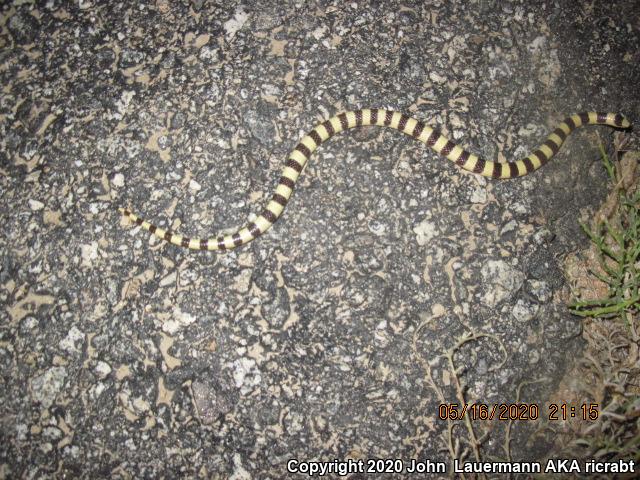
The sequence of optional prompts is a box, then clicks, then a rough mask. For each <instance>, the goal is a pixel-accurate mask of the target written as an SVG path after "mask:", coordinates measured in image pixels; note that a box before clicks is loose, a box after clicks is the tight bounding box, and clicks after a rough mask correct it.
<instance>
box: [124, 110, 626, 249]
mask: <svg viewBox="0 0 640 480" xmlns="http://www.w3.org/2000/svg"><path fill="white" fill-rule="evenodd" d="M366 125H377V126H381V127H390V128H394V129H396V130H399V131H401V132H403V133H406V134H407V135H409V136H411V137H413V138H415V139H416V140H419V141H420V142H422V143H425V144H426V145H427V146H428V147H430V148H431V149H433V150H435V151H436V152H437V153H439V154H440V155H442V156H444V157H447V158H448V159H449V160H451V161H452V162H454V163H455V164H456V165H457V166H459V167H460V168H463V169H465V170H468V171H470V172H473V173H476V174H479V175H483V176H485V177H493V178H515V177H521V176H523V175H527V174H529V173H531V172H533V171H535V170H537V169H538V168H540V167H541V166H542V165H544V164H545V163H547V162H548V161H549V160H550V159H551V158H552V157H553V156H554V155H555V154H556V153H557V152H558V150H559V149H560V147H561V146H562V144H563V143H564V141H565V139H566V138H567V136H568V135H569V134H570V133H571V132H572V131H573V130H575V129H576V128H578V127H580V126H583V125H609V126H611V127H617V128H629V127H630V126H631V123H630V122H629V120H627V119H626V118H625V117H624V116H623V115H621V114H616V113H599V112H583V113H578V114H575V115H571V116H570V117H567V118H566V119H564V121H562V122H561V123H560V124H559V125H558V127H557V128H556V129H555V130H554V131H553V132H552V133H551V134H550V135H549V136H548V137H547V139H546V140H545V142H544V143H543V144H542V145H540V146H539V147H538V148H537V149H536V150H534V151H533V153H531V154H530V155H528V156H526V157H525V158H523V159H521V160H517V161H515V162H506V163H500V162H492V161H487V160H483V159H482V158H479V157H478V156H476V155H474V154H473V153H469V152H467V151H466V150H465V149H463V148H461V147H460V146H458V145H456V144H455V143H453V142H452V141H450V140H449V139H448V138H446V137H445V136H443V135H441V134H440V132H438V130H435V129H433V128H431V127H430V126H428V125H426V124H425V123H423V122H421V121H420V120H416V119H415V118H411V117H408V116H406V115H404V114H403V113H399V112H394V111H391V110H382V109H363V110H356V111H351V112H343V113H340V114H338V115H336V116H334V117H331V118H330V119H329V120H327V121H325V122H323V123H321V124H319V125H317V126H316V127H315V128H314V129H313V130H311V131H310V132H309V133H308V134H307V135H305V136H304V137H303V138H302V140H300V143H298V145H297V146H296V147H295V149H294V150H293V151H292V152H291V154H290V155H289V158H288V159H287V162H286V164H285V166H284V168H283V170H282V174H281V176H280V181H279V183H278V186H277V188H276V190H275V192H274V193H273V196H272V197H271V200H270V201H269V203H268V204H267V206H266V207H265V209H264V210H263V211H262V213H260V215H258V216H257V218H256V219H255V220H254V221H252V222H249V223H248V224H247V225H245V226H244V227H242V228H240V229H238V230H237V231H236V232H235V233H233V234H228V235H219V236H217V237H212V238H208V239H199V238H188V237H183V236H181V235H178V234H176V233H173V232H171V231H169V230H163V229H162V228H159V227H156V226H155V225H153V224H151V223H149V222H147V221H146V220H143V219H142V218H141V217H139V216H138V215H136V214H134V213H132V212H131V211H130V210H128V209H124V208H120V209H119V211H120V212H121V213H122V214H123V215H124V216H125V217H128V218H129V219H130V220H131V221H132V222H133V223H135V224H137V225H140V226H141V227H142V228H144V229H145V230H148V231H149V232H151V233H152V234H154V235H155V236H157V237H159V238H161V239H163V240H166V241H167V242H170V243H173V244H174V245H179V246H182V247H186V248H190V249H193V250H230V249H232V248H235V247H239V246H240V245H244V244H245V243H249V242H250V241H251V240H253V239H255V238H256V237H258V236H259V235H262V234H263V233H264V232H266V231H267V230H268V229H269V228H271V226H272V225H273V224H274V223H275V221H276V220H277V219H278V218H279V217H280V215H282V212H283V210H284V208H285V206H286V205H287V202H288V201H289V198H290V197H291V195H292V193H293V188H294V186H295V184H296V181H297V180H298V176H299V175H300V172H302V169H303V168H304V166H305V165H306V164H307V161H308V160H309V157H311V154H312V153H313V152H314V151H315V150H316V148H318V147H319V146H320V144H321V143H322V142H325V141H326V140H328V139H329V138H331V137H332V136H334V135H335V134H337V133H339V132H341V131H342V130H346V129H348V128H353V127H359V126H366Z"/></svg>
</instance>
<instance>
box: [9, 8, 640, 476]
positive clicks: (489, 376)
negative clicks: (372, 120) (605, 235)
mask: <svg viewBox="0 0 640 480" xmlns="http://www.w3.org/2000/svg"><path fill="white" fill-rule="evenodd" d="M1 12H2V13H1V15H2V16H1V17H0V26H1V33H0V79H1V82H0V87H1V89H2V90H1V93H0V99H1V101H0V198H1V199H2V202H1V203H0V221H1V222H2V229H1V230H0V304H1V306H2V308H0V366H1V372H2V376H1V382H2V383H1V384H0V397H1V398H0V399H1V402H0V412H1V415H2V429H1V432H0V461H1V464H0V478H92V479H95V478H195V477H197V478H214V479H218V478H219V479H226V478H232V479H236V480H241V479H242V480H244V479H276V478H285V477H288V476H291V477H292V478H305V476H304V475H298V476H297V477H296V476H295V475H293V474H289V473H288V472H287V463H288V462H289V461H290V460H292V459H296V460H298V461H301V462H304V461H332V460H334V459H338V460H347V459H363V460H366V459H373V458H381V459H399V460H402V461H404V462H410V461H411V459H418V460H425V459H430V460H432V461H434V462H435V461H442V462H449V461H450V460H451V456H450V453H449V451H448V442H447V440H446V428H447V422H446V421H443V420H440V419H439V418H438V405H439V404H440V403H442V402H443V401H444V402H445V403H452V402H454V403H460V401H459V397H458V395H457V394H456V390H455V385H456V381H455V375H454V374H453V373H452V371H451V368H450V366H449V364H448V363H447V361H446V358H445V357H443V356H442V355H443V354H444V353H445V352H446V351H447V350H449V349H451V348H452V347H453V346H454V345H456V342H458V341H459V339H460V338H463V336H464V335H470V334H473V335H476V336H477V339H476V340H473V341H470V342H469V343H467V344H465V345H464V346H463V347H461V348H460V349H458V350H457V353H456V354H455V355H454V357H453V358H454V362H455V365H456V367H459V370H458V377H459V379H460V381H461V382H462V384H463V386H464V390H465V400H466V401H468V402H469V403H470V404H473V403H482V404H487V405H489V406H492V405H494V404H501V403H510V402H514V401H515V400H516V392H517V389H518V387H519V386H521V387H522V395H521V397H520V400H522V401H525V402H529V403H532V404H536V405H538V406H539V408H540V412H541V417H542V416H544V415H545V413H548V412H547V406H546V404H547V402H549V401H551V400H552V399H553V392H554V391H555V389H556V387H557V385H558V383H559V382H560V379H561V378H562V377H563V375H564V372H565V371H566V370H567V368H568V366H569V365H571V363H572V362H573V361H575V359H576V358H578V357H579V356H580V352H581V347H582V343H581V341H580V323H579V321H577V320H576V319H575V318H573V317H571V316H570V315H569V314H568V312H567V310H566V307H565V304H566V302H567V300H568V298H569V296H568V292H569V286H568V285H567V284H566V282H565V279H564V276H563V273H562V271H561V268H560V265H561V261H562V258H563V256H564V255H566V254H567V253H568V252H571V251H574V250H575V249H578V248H581V247H584V246H585V245H586V244H587V239H586V237H584V236H583V235H582V234H581V232H580V228H579V226H578V223H577V220H578V219H579V218H589V216H590V215H592V214H593V212H594V211H595V210H596V209H597V208H598V205H599V203H600V202H601V201H602V199H603V198H604V197H605V195H606V191H607V187H606V175H605V172H604V169H603V168H602V166H601V164H600V161H599V150H598V147H597V145H598V142H599V141H600V142H602V143H604V144H605V145H606V146H607V148H610V146H611V144H612V139H613V135H614V134H613V131H612V130H611V129H609V128H607V127H589V128H585V129H581V130H580V131H578V132H576V133H574V134H573V135H572V136H571V138H570V139H569V141H568V142H567V144H566V145H565V147H563V149H562V150H561V152H560V153H559V154H558V156H557V158H555V159H554V160H553V161H552V162H551V163H550V164H549V165H546V166H545V167H544V168H542V169H541V170H539V171H538V172H536V173H534V174H533V175H531V176H528V177H525V178H522V179H516V180H510V181H502V182H500V181H494V180H487V179H483V178H479V177H477V176H474V175H472V174H468V173H465V172H462V171H460V170H459V169H457V168H456V167H455V165H453V164H451V162H448V161H447V160H445V159H442V158H440V157H438V156H437V155H436V154H435V153H434V152H432V151H431V150H429V149H427V148H425V147H424V146H423V145H422V144H420V143H418V142H415V141H413V140H411V139H410V138H409V137H406V136H404V135H402V134H400V133H398V132H395V131H392V130H387V129H382V128H374V127H369V128H362V129H359V130H352V131H349V132H347V133H343V134H341V135H340V136H338V137H336V138H334V139H332V140H331V141H329V142H327V143H326V144H323V145H322V147H321V148H320V149H319V150H318V151H317V152H316V153H315V154H314V156H313V157H312V158H311V161H310V164H309V165H308V166H307V168H306V169H305V171H304V172H303V175H302V177H301V179H300V180H299V182H298V185H297V187H296V192H295V193H294V197H293V199H292V200H291V201H290V202H289V205H288V207H287V210H286V212H285V213H284V215H283V217H282V218H281V219H280V220H279V221H278V222H277V223H276V225H275V226H274V227H273V228H272V229H271V230H270V231H269V232H268V233H266V234H265V235H263V236H262V237H260V238H259V239H257V240H256V241H254V242H252V243H251V244H249V245H247V246H245V247H242V248H240V249H238V250H235V251H233V252H230V253H226V254H216V253H201V252H189V251H187V250H183V249H179V248H177V247H174V246H171V245H166V244H164V243H162V242H160V241H158V240H157V239H152V238H151V237H150V236H149V235H148V234H147V233H146V232H143V231H140V230H139V229H134V228H132V226H131V225H129V224H127V223H126V222H125V221H123V220H121V218H120V216H119V214H118V212H117V208H118V207H127V206H128V207H131V208H132V209H134V211H136V212H138V213H140V214H142V215H144V216H145V217H148V218H149V219H150V220H152V221H154V222H155V223H157V224H158V225H159V226H163V227H164V228H166V227H171V228H173V229H175V230H177V231H178V232H180V233H182V234H185V235H188V236H209V235H211V236H212V235H214V234H215V233H217V232H220V231H222V230H224V229H228V228H232V227H235V226H239V225H240V224H243V223H244V222H245V220H246V219H247V218H249V216H250V215H251V214H257V213H259V212H260V210H261V209H262V207H263V204H264V203H265V202H266V201H267V199H268V198H269V197H270V195H271V191H272V189H273V188H274V187H275V185H276V184H277V181H278V177H279V170H280V169H281V167H282V164H283V162H284V160H285V159H286V156H287V154H288V153H289V151H290V150H291V149H292V148H293V147H294V146H295V145H296V143H297V141H298V139H299V138H300V137H301V136H302V135H303V134H304V133H305V132H307V131H308V130H310V129H311V128H312V127H313V126H314V125H316V124H317V123H318V122H319V121H322V120H324V119H326V118H328V117H329V116H331V115H333V114H335V113H338V112H339V111H341V110H346V109H356V108H366V107H385V108H393V109H396V110H400V111H403V112H406V113H408V114H411V115H412V116H414V117H416V118H419V119H422V120H424V121H425V122H427V123H428V124H429V125H433V126H437V127H438V128H440V129H442V131H443V133H445V134H447V135H448V136H449V137H450V138H452V139H454V140H455V141H457V142H459V143H461V144H462V145H464V146H466V147H468V148H469V149H470V150H471V151H473V152H475V153H477V154H479V155H481V156H483V157H485V158H490V159H491V158H497V159H501V160H505V159H512V158H516V157H521V156H524V155H526V154H528V153H529V151H530V150H531V149H532V148H534V147H536V146H537V145H538V144H539V142H541V141H542V140H543V139H544V138H545V136H546V135H547V133H548V132H550V131H551V130H552V129H553V128H555V124H556V123H557V122H559V121H560V120H562V119H563V118H564V117H565V116H566V115H567V114H569V113H573V112H579V111H582V110H604V111H613V112H618V111H619V112H623V113H624V114H626V115H627V116H628V117H629V118H630V119H631V120H635V121H638V119H639V118H640V115H639V114H640V102H639V97H638V85H639V80H640V67H639V65H640V58H639V56H638V55H639V54H638V52H640V35H639V27H640V24H639V23H638V22H639V21H638V18H640V16H639V15H638V14H639V13H640V12H639V10H638V6H637V3H636V2H634V1H631V0H629V1H620V2H615V1H614V2H590V3H586V2H585V3H582V2H571V1H558V2H486V1H477V2H461V1H455V2H437V1H435V2H403V3H399V2H395V1H389V2H328V1H318V2H276V1H273V2H246V3H244V4H239V3H235V2H220V4H216V3H214V2H207V1H192V2H187V1H180V2H169V1H166V0H165V1H162V0H159V1H157V2H149V3H146V2H117V3H116V2H107V1H102V2H100V1H91V0H87V1H85V0H82V1H79V2H73V3H72V2H57V1H48V2H29V1H15V2H13V3H9V4H7V5H5V6H3V7H2V10H1ZM633 135H634V134H632V138H636V137H633ZM636 140H637V138H636ZM429 373H430V374H431V379H432V382H430V380H429V378H430V377H429ZM534 380H535V381H536V382H535V383H531V384H526V382H527V381H534ZM434 386H435V387H436V388H434ZM440 395H441V396H440ZM506 425H507V422H504V421H499V420H496V419H494V420H493V421H486V422H478V423H477V424H476V429H477V432H478V436H480V435H481V434H482V433H483V432H486V431H490V433H489V436H488V437H487V439H486V441H485V442H484V443H483V446H482V449H481V453H482V455H483V458H506V452H505V451H504V449H503V444H504V435H505V432H506ZM540 425H541V424H540V423H539V422H536V421H522V422H516V424H515V425H514V426H513V427H512V431H511V435H512V444H511V448H512V452H511V455H512V456H513V458H515V459H525V460H533V459H536V458H542V457H543V456H545V455H547V454H549V453H550V452H549V441H550V440H551V439H550V438H546V437H545V436H544V435H539V434H537V435H534V432H536V430H538V427H539V426H540ZM454 434H455V437H456V438H457V439H458V440H459V441H460V442H461V443H460V444H461V449H462V450H464V448H465V446H468V445H469V436H468V433H467V432H466V431H465V429H464V427H463V426H462V424H458V427H456V428H455V429H454ZM405 473H406V472H405ZM438 476H443V475H434V476H433V477H432V478H437V477H438ZM307 478H308V475H307ZM325 478H337V476H336V475H333V476H331V475H330V476H327V477H325ZM354 478H355V477H354ZM359 478H360V477H359ZM362 478H411V475H409V474H406V475H405V474H400V473H387V474H385V475H379V476H377V477H376V476H373V475H370V476H364V477H362Z"/></svg>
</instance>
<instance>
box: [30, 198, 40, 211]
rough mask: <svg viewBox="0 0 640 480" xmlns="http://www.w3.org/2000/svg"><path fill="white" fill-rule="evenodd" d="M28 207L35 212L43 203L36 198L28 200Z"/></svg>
mask: <svg viewBox="0 0 640 480" xmlns="http://www.w3.org/2000/svg"><path fill="white" fill-rule="evenodd" d="M29 208H30V209H31V210H33V211H34V212H36V211H38V210H42V209H43V208H44V203H42V202H39V201H38V200H29Z"/></svg>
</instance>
